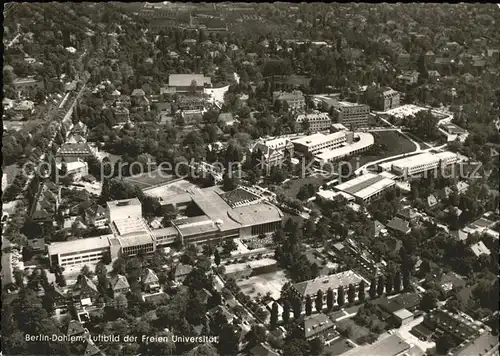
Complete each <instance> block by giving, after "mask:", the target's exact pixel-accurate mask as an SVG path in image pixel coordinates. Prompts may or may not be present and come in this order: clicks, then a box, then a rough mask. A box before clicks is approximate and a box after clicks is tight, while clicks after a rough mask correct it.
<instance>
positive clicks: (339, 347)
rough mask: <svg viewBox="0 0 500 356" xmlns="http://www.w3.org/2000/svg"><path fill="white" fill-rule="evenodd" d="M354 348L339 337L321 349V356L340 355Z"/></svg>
mask: <svg viewBox="0 0 500 356" xmlns="http://www.w3.org/2000/svg"><path fill="white" fill-rule="evenodd" d="M353 347H354V346H353V345H352V344H351V343H350V342H349V341H347V339H346V338H343V337H340V338H338V339H337V340H335V341H333V342H332V343H331V344H329V345H327V346H325V347H324V348H323V353H322V354H323V355H341V354H343V353H344V352H347V351H349V350H350V349H352V348H353Z"/></svg>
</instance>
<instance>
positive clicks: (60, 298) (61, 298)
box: [48, 283, 68, 309]
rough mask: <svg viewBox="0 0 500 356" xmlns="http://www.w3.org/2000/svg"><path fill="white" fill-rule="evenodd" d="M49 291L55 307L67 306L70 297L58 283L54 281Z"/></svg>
mask: <svg viewBox="0 0 500 356" xmlns="http://www.w3.org/2000/svg"><path fill="white" fill-rule="evenodd" d="M48 293H49V295H50V296H51V298H52V303H53V304H52V305H53V306H54V308H55V309H57V308H64V307H66V306H67V303H68V298H67V296H66V293H65V292H64V291H63V290H62V288H61V287H59V286H58V285H57V284H55V283H52V284H51V288H50V289H49V292H48Z"/></svg>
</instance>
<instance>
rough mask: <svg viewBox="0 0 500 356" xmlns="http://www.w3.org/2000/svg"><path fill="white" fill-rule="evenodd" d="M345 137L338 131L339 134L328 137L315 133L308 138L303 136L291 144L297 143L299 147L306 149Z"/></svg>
mask: <svg viewBox="0 0 500 356" xmlns="http://www.w3.org/2000/svg"><path fill="white" fill-rule="evenodd" d="M343 137H346V134H345V132H343V131H340V132H334V133H331V134H328V135H325V134H322V133H315V134H312V135H309V136H304V137H301V138H298V139H295V140H293V143H297V144H299V145H303V146H306V147H309V146H314V145H320V144H322V143H327V142H330V141H332V140H336V139H340V138H343Z"/></svg>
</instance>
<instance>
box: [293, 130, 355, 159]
mask: <svg viewBox="0 0 500 356" xmlns="http://www.w3.org/2000/svg"><path fill="white" fill-rule="evenodd" d="M346 141H347V134H346V133H345V132H343V131H340V132H334V133H331V134H328V135H325V134H322V133H315V134H312V135H308V136H304V137H301V138H298V139H295V140H293V141H292V143H293V146H294V150H295V152H297V153H298V154H299V155H305V154H308V153H309V154H313V155H315V154H318V153H320V152H322V151H326V150H331V149H334V148H338V147H340V146H342V145H343V144H344V143H345V142H346Z"/></svg>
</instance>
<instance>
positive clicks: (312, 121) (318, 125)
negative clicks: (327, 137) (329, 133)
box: [295, 112, 332, 132]
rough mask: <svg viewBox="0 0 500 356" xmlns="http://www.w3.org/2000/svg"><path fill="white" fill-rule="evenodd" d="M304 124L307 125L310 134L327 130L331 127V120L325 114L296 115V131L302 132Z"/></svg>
mask: <svg viewBox="0 0 500 356" xmlns="http://www.w3.org/2000/svg"><path fill="white" fill-rule="evenodd" d="M304 122H308V123H309V131H311V132H317V131H324V130H328V129H329V128H330V127H331V126H332V119H331V118H330V116H329V115H328V114H327V113H326V112H315V113H312V114H300V115H297V117H296V118H295V129H296V131H301V130H302V127H303V125H304Z"/></svg>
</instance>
